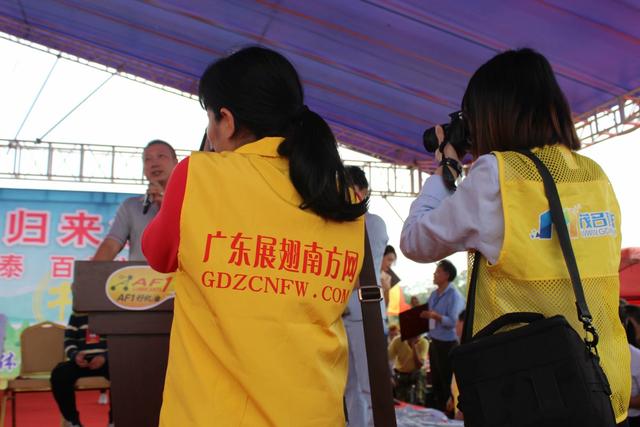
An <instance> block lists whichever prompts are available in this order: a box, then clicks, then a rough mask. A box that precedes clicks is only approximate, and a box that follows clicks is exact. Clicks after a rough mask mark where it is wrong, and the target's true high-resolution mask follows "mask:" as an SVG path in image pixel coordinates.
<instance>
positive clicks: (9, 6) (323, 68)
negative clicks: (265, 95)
mask: <svg viewBox="0 0 640 427" xmlns="http://www.w3.org/2000/svg"><path fill="white" fill-rule="evenodd" d="M638 23H640V0H616V1H614V0H580V1H577V0H541V1H524V0H516V1H510V2H505V1H501V0H482V1H472V0H466V1H462V0H461V1H455V2H452V1H447V0H439V1H425V0H405V1H400V0H363V1H344V0H322V1H296V0H282V1H275V0H273V1H271V0H257V1H249V0H236V1H220V0H219V1H208V0H182V1H179V0H147V1H131V0H110V1H108V2H105V1H101V0H87V1H80V0H0V31H4V32H6V33H10V34H13V35H15V36H17V37H21V38H24V39H27V40H30V41H34V42H37V43H40V44H43V45H46V46H49V47H52V48H55V49H58V50H61V51H65V52H68V53H71V54H73V55H76V56H79V57H82V58H86V59H90V60H93V61H96V62H100V63H103V64H105V65H108V66H112V67H114V68H117V69H119V70H121V71H124V72H128V73H131V74H135V75H139V76H141V77H144V78H146V79H149V80H152V81H154V82H157V83H160V84H165V85H168V86H171V87H175V88H177V89H180V90H184V91H187V92H190V93H195V92H196V88H197V80H198V78H199V76H200V74H201V73H202V71H203V70H204V68H205V67H206V66H207V65H208V64H209V63H210V62H212V61H213V60H215V59H216V58H218V57H220V56H221V55H225V54H228V53H229V52H231V51H233V50H234V49H237V48H240V47H242V46H246V45H250V44H261V45H265V46H269V47H272V48H275V49H277V50H279V51H280V52H282V53H284V54H285V55H287V56H288V57H289V58H290V59H291V60H292V62H293V63H294V64H295V65H296V67H297V68H298V70H299V71H300V74H301V76H302V78H303V80H304V84H305V88H306V96H307V104H308V105H309V106H310V107H311V108H312V109H314V110H316V111H317V112H318V113H320V114H321V115H322V116H323V117H325V118H326V119H327V121H328V122H329V123H330V125H331V126H332V128H333V130H334V132H335V133H336V135H337V136H338V138H339V140H340V141H341V142H343V143H345V144H347V145H349V146H351V147H354V148H356V149H358V150H360V151H363V152H367V153H370V154H375V155H377V156H378V157H380V158H383V159H386V160H390V161H393V162H396V163H401V164H409V165H416V164H417V165H419V166H422V167H423V168H424V167H426V168H428V167H429V166H430V165H432V162H431V160H432V158H431V156H430V155H429V154H427V153H425V152H424V149H423V148H422V144H421V135H422V131H423V130H424V129H425V128H426V127H429V126H432V125H434V124H435V123H442V122H445V121H446V120H447V117H448V113H449V112H451V111H454V110H456V109H458V108H459V104H460V100H461V97H462V94H463V93H464V89H465V87H466V84H467V81H468V79H469V77H470V76H471V74H472V73H473V71H474V70H475V69H476V68H477V67H478V66H480V65H481V64H482V63H483V62H485V61H487V60H488V59H489V58H491V57H492V56H493V55H495V54H496V53H497V52H500V51H502V50H505V49H509V48H514V47H523V46H530V47H533V48H535V49H537V50H539V51H540V52H542V53H543V54H545V55H546V56H547V57H548V58H549V60H550V61H551V63H552V65H553V67H554V70H555V72H556V74H557V76H558V80H559V82H560V85H561V86H562V88H563V89H564V91H565V93H566V94H567V97H568V98H569V102H570V103H571V107H572V109H573V112H574V114H575V115H580V114H583V113H586V112H589V111H592V110H593V109H594V108H596V107H599V106H602V105H603V104H605V103H614V102H615V101H614V100H615V99H616V98H618V97H621V96H624V95H625V94H626V93H628V92H630V91H632V90H634V89H636V88H638V87H640V25H638Z"/></svg>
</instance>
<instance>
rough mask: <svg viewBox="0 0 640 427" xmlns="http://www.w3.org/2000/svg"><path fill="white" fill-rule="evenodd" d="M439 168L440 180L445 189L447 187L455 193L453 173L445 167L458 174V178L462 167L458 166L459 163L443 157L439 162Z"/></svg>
mask: <svg viewBox="0 0 640 427" xmlns="http://www.w3.org/2000/svg"><path fill="white" fill-rule="evenodd" d="M440 166H442V179H443V181H444V185H445V187H447V188H448V189H449V190H451V191H456V179H457V177H455V176H453V173H452V172H451V170H450V169H449V168H448V167H447V166H449V167H451V168H452V169H453V170H455V171H456V172H457V173H458V177H459V176H460V175H462V166H461V165H460V162H458V161H456V160H453V159H451V158H449V157H443V158H442V160H441V161H440Z"/></svg>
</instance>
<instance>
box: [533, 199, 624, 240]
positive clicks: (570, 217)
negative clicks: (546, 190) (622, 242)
mask: <svg viewBox="0 0 640 427" xmlns="http://www.w3.org/2000/svg"><path fill="white" fill-rule="evenodd" d="M563 213H564V220H565V222H566V223H567V229H568V230H569V237H571V239H577V238H586V239H588V238H591V237H603V236H615V235H616V217H615V215H614V214H613V213H611V212H580V205H576V206H574V207H572V208H564V209H563ZM552 225H553V224H552V221H551V212H550V211H548V210H547V211H544V212H542V213H541V214H540V216H539V220H538V229H533V230H531V234H530V235H529V237H530V238H531V239H543V240H548V239H551V234H552V228H553V227H552Z"/></svg>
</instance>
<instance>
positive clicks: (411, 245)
mask: <svg viewBox="0 0 640 427" xmlns="http://www.w3.org/2000/svg"><path fill="white" fill-rule="evenodd" d="M503 239H504V213H503V211H502V199H501V196H500V180H499V177H498V161H497V159H496V158H495V156H493V155H492V154H486V155H483V156H480V157H478V159H477V160H476V161H475V163H474V164H473V166H472V167H471V170H470V171H469V174H468V175H467V177H466V178H465V179H464V180H463V181H462V183H461V184H460V185H459V186H458V190H457V191H455V192H451V191H449V190H447V188H446V187H445V185H444V181H443V180H442V177H441V176H440V175H432V176H430V177H429V178H427V180H426V181H425V183H424V186H423V188H422V191H421V192H420V195H419V196H418V198H417V199H416V200H415V201H414V202H413V203H412V204H411V210H410V211H409V216H408V218H407V220H406V221H405V223H404V227H403V228H402V234H401V236H400V249H401V250H402V253H403V254H404V255H405V256H406V257H407V258H409V259H412V260H413V261H417V262H434V261H438V260H440V259H442V258H445V257H446V256H448V255H451V254H452V253H454V252H461V251H466V250H468V249H477V250H478V251H480V252H481V253H482V254H483V255H484V256H485V257H486V258H487V260H488V261H489V262H490V263H492V264H494V263H495V262H496V261H497V260H498V256H499V255H500V250H501V249H502V242H503Z"/></svg>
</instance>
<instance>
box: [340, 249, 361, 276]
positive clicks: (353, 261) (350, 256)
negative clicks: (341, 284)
mask: <svg viewBox="0 0 640 427" xmlns="http://www.w3.org/2000/svg"><path fill="white" fill-rule="evenodd" d="M357 271H358V253H357V252H351V251H346V252H345V253H344V270H342V280H343V281H344V279H345V278H347V279H349V282H353V280H354V279H355V278H356V273H357Z"/></svg>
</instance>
